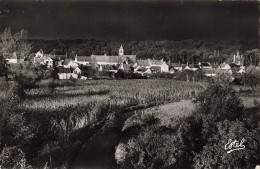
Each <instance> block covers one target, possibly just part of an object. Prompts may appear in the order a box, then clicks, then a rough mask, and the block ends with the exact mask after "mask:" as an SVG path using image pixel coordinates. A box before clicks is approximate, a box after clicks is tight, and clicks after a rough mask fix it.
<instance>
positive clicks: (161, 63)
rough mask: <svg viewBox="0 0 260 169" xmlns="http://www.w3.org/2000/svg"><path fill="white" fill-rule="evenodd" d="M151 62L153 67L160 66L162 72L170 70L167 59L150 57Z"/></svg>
mask: <svg viewBox="0 0 260 169" xmlns="http://www.w3.org/2000/svg"><path fill="white" fill-rule="evenodd" d="M148 60H149V61H150V63H151V67H160V72H168V71H169V66H168V65H167V63H166V62H165V61H163V59H162V60H154V59H153V60H150V59H148Z"/></svg>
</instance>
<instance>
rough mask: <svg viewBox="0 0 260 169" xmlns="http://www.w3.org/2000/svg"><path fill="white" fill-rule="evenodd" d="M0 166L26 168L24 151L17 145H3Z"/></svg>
mask: <svg viewBox="0 0 260 169" xmlns="http://www.w3.org/2000/svg"><path fill="white" fill-rule="evenodd" d="M0 167H1V168H21V169H25V168H28V166H26V159H25V154H24V152H23V151H22V150H21V149H20V148H18V147H15V146H13V147H5V148H4V149H3V150H2V153H1V154H0Z"/></svg>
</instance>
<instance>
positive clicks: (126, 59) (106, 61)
mask: <svg viewBox="0 0 260 169" xmlns="http://www.w3.org/2000/svg"><path fill="white" fill-rule="evenodd" d="M91 61H92V62H95V63H97V64H98V65H116V66H118V65H120V64H121V63H123V64H134V63H135V62H136V55H125V54H124V49H123V46H122V45H121V47H120V48H119V54H118V56H107V55H106V54H105V55H91Z"/></svg>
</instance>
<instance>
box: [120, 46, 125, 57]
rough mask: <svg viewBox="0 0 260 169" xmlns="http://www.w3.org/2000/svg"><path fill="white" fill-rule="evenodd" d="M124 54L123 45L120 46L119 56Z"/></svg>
mask: <svg viewBox="0 0 260 169" xmlns="http://www.w3.org/2000/svg"><path fill="white" fill-rule="evenodd" d="M123 55H124V48H123V46H122V45H121V46H120V48H119V56H123Z"/></svg>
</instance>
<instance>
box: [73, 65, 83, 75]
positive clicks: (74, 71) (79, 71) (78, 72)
mask: <svg viewBox="0 0 260 169" xmlns="http://www.w3.org/2000/svg"><path fill="white" fill-rule="evenodd" d="M73 73H74V74H78V75H80V74H81V73H82V71H81V70H80V69H79V67H76V68H75V69H74V70H73Z"/></svg>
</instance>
